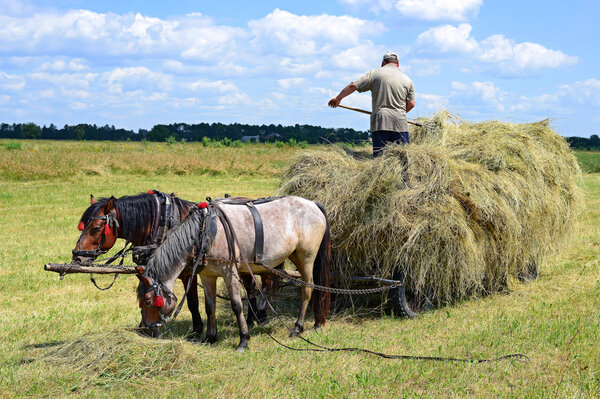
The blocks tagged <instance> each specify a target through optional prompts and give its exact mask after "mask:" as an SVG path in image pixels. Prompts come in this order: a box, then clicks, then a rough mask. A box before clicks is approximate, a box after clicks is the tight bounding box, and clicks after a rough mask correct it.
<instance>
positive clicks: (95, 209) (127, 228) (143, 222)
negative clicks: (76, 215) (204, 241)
mask: <svg viewBox="0 0 600 399" xmlns="http://www.w3.org/2000/svg"><path fill="white" fill-rule="evenodd" d="M109 199H110V198H104V197H102V198H98V199H97V201H96V203H95V204H92V205H90V207H89V208H88V209H86V210H85V212H84V213H83V216H82V217H81V220H80V221H81V222H84V224H87V222H88V221H89V220H90V219H91V218H93V217H94V216H96V215H98V213H99V212H100V210H101V209H102V208H104V206H105V205H106V203H107V202H108V200H109ZM174 204H175V206H176V207H177V209H178V210H179V213H180V215H181V217H182V218H183V217H185V215H187V212H188V211H189V209H190V208H191V207H192V205H193V204H194V203H193V202H190V201H186V200H183V199H181V198H178V197H174ZM115 209H116V210H117V214H118V215H119V219H120V224H121V226H120V228H121V231H122V232H123V236H125V237H133V236H135V235H136V234H139V232H140V231H146V230H147V229H148V226H150V224H151V223H152V222H153V220H152V219H151V218H153V217H154V215H156V214H158V212H159V206H158V204H157V203H156V200H155V199H154V196H153V195H152V194H146V193H141V194H138V195H126V196H123V197H120V198H115Z"/></svg>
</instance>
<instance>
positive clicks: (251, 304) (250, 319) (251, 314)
mask: <svg viewBox="0 0 600 399" xmlns="http://www.w3.org/2000/svg"><path fill="white" fill-rule="evenodd" d="M242 282H243V283H244V288H245V289H246V297H247V298H248V316H246V324H247V325H249V326H251V325H253V324H254V322H255V321H256V322H257V323H260V319H257V318H256V317H255V314H256V313H257V309H258V306H257V305H256V287H255V286H254V282H253V281H252V276H251V275H250V274H242Z"/></svg>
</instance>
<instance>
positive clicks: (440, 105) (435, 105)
mask: <svg viewBox="0 0 600 399" xmlns="http://www.w3.org/2000/svg"><path fill="white" fill-rule="evenodd" d="M416 95H417V101H416V103H417V104H418V105H419V109H423V107H424V108H427V110H428V111H429V112H432V113H433V112H436V111H439V110H442V109H448V108H449V105H448V97H447V96H443V95H439V94H426V93H418V92H417V94H416Z"/></svg>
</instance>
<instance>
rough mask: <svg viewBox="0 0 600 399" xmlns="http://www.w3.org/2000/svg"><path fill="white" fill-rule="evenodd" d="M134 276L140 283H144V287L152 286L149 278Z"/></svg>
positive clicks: (139, 275)
mask: <svg viewBox="0 0 600 399" xmlns="http://www.w3.org/2000/svg"><path fill="white" fill-rule="evenodd" d="M136 276H137V278H139V279H140V281H141V282H142V283H144V285H147V286H151V285H152V279H151V278H150V277H148V276H144V275H141V274H136Z"/></svg>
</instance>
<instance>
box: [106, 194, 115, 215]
mask: <svg viewBox="0 0 600 399" xmlns="http://www.w3.org/2000/svg"><path fill="white" fill-rule="evenodd" d="M115 199H116V198H115V197H114V196H111V197H110V198H109V199H108V202H107V203H106V205H105V206H104V208H105V209H106V210H107V211H110V210H111V209H114V208H115Z"/></svg>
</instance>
